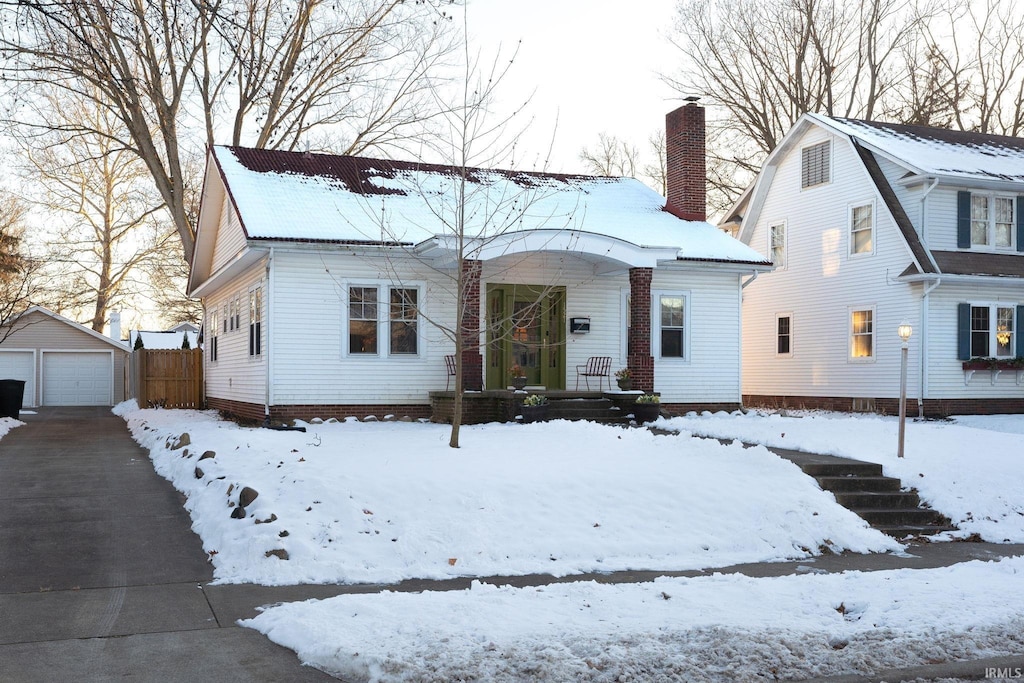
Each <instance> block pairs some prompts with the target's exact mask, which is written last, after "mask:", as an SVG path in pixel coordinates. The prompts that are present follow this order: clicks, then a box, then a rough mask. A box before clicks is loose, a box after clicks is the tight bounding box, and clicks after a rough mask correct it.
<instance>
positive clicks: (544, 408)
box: [522, 394, 551, 423]
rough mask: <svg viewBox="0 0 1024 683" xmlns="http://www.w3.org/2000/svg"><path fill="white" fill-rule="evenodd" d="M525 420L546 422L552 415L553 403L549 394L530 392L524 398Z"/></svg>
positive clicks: (523, 410) (523, 411)
mask: <svg viewBox="0 0 1024 683" xmlns="http://www.w3.org/2000/svg"><path fill="white" fill-rule="evenodd" d="M522 413H523V422H524V423H526V422H544V421H545V420H547V419H548V417H549V416H550V415H551V404H550V403H548V397H547V396H540V395H538V394H530V395H529V396H527V397H526V398H524V399H523V405H522Z"/></svg>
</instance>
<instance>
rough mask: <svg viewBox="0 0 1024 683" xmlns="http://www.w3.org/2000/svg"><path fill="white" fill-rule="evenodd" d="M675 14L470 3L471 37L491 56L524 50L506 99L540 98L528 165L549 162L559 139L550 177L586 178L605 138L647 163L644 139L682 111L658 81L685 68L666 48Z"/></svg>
mask: <svg viewBox="0 0 1024 683" xmlns="http://www.w3.org/2000/svg"><path fill="white" fill-rule="evenodd" d="M675 4H676V2H675V0H632V2H630V3H628V5H624V4H623V3H620V2H610V1H609V0H595V1H593V2H586V1H585V0H517V1H516V2H507V1H504V0H470V2H469V5H468V25H469V34H470V37H471V40H473V41H475V44H476V45H478V46H479V47H480V48H481V49H482V50H484V54H487V50H491V51H493V50H494V49H495V48H496V47H497V46H498V45H499V44H500V45H501V46H502V52H503V53H504V52H506V51H508V52H511V50H514V49H515V45H516V42H517V41H519V40H521V41H522V44H521V46H520V48H519V55H518V57H517V63H516V64H515V65H514V66H513V68H512V70H511V72H510V73H509V76H508V80H507V82H506V83H504V84H503V85H502V92H503V93H508V94H509V99H510V101H514V100H515V99H516V98H518V97H525V96H527V95H529V94H530V93H531V92H534V93H535V94H534V96H533V99H532V101H531V110H532V112H533V117H534V118H533V123H532V125H531V130H530V131H529V133H528V134H527V135H526V136H525V138H524V143H525V144H524V146H525V147H527V148H528V149H529V150H530V152H529V153H528V154H527V155H525V156H531V155H532V157H534V158H537V157H538V156H540V158H541V160H543V155H544V154H546V151H547V149H548V147H549V145H550V143H551V141H552V139H553V140H554V146H553V154H552V157H551V163H550V165H549V167H548V169H547V170H549V171H551V172H566V173H570V172H579V171H581V170H583V169H582V167H581V163H580V161H579V159H578V156H579V151H580V149H581V148H582V147H584V146H593V145H594V143H595V142H596V141H597V138H598V134H599V133H601V132H605V133H608V134H613V135H617V136H618V137H620V138H623V139H626V140H628V141H631V142H632V143H633V144H635V145H636V146H637V147H639V148H640V150H641V153H646V151H647V150H646V147H647V145H646V141H647V138H648V137H649V136H650V135H651V134H652V133H654V132H656V131H658V130H661V129H662V128H663V127H664V125H665V114H667V113H668V112H669V111H671V110H673V109H675V108H676V107H678V106H680V105H681V104H682V100H681V98H680V96H679V95H678V94H676V93H674V92H673V91H672V90H671V89H670V88H669V87H668V86H666V85H665V84H663V83H661V81H660V79H659V77H658V74H659V72H661V73H666V72H668V73H671V72H673V71H674V69H675V65H676V64H677V63H678V58H677V57H676V53H677V50H676V48H674V47H672V46H671V45H670V44H669V41H668V38H667V36H668V35H669V33H670V31H671V27H672V25H673V20H674V13H675V12H674V9H675ZM506 86H507V87H506Z"/></svg>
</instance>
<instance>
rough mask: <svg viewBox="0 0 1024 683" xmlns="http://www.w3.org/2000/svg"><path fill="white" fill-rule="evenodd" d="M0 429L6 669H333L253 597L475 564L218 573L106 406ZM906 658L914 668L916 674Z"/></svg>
mask: <svg viewBox="0 0 1024 683" xmlns="http://www.w3.org/2000/svg"><path fill="white" fill-rule="evenodd" d="M22 419H23V421H24V422H26V425H25V426H23V427H19V428H17V429H15V430H13V431H12V432H11V433H10V434H8V435H7V436H6V437H4V438H3V439H2V440H0V520H2V521H0V524H2V526H0V549H2V553H0V614H2V615H3V618H2V619H0V681H8V680H10V681H18V682H19V683H22V682H25V683H32V682H35V681H40V682H42V681H46V682H49V681H107V680H125V679H127V680H133V681H162V682H164V681H170V682H176V681H204V680H211V681H212V680H216V681H256V682H259V681H298V682H303V681H329V680H335V679H334V678H331V677H330V676H328V675H326V674H324V673H322V672H320V671H317V670H315V669H311V668H308V667H303V666H301V665H300V664H299V661H298V659H297V658H296V656H295V654H294V653H293V652H292V651H291V650H287V649H284V648H281V647H279V646H277V645H275V644H273V643H272V642H270V641H269V640H268V639H266V638H265V637H263V636H262V635H261V634H259V633H257V632H256V631H253V630H250V629H244V628H240V627H237V626H236V625H235V622H236V621H237V620H238V619H245V618H250V617H253V616H255V615H256V614H257V607H259V606H261V605H266V604H272V603H277V602H289V601H297V600H307V599H310V598H328V597H333V596H336V595H343V594H352V593H373V592H379V591H381V590H392V591H408V592H415V591H426V590H462V589H466V588H468V587H469V585H470V583H471V582H472V581H473V580H474V579H471V578H465V579H450V580H444V581H426V580H410V581H404V582H402V583H399V584H392V585H346V586H338V585H326V586H325V585H300V586H257V585H250V584H242V585H210V583H209V582H210V581H211V580H212V578H213V575H212V569H211V566H210V565H209V563H207V561H206V557H205V554H204V552H203V549H202V544H201V542H200V540H199V538H198V537H197V536H196V535H195V534H194V533H193V532H192V531H191V520H190V519H189V516H188V514H187V513H186V512H185V510H184V508H183V507H182V505H183V503H184V498H183V497H182V496H181V495H180V494H178V493H177V492H176V491H175V490H174V489H173V488H172V487H171V485H170V483H169V482H167V481H166V480H164V479H163V478H162V477H160V476H159V475H157V474H156V473H155V472H154V470H153V466H152V463H151V462H150V460H149V458H148V456H147V454H146V452H145V451H144V450H142V449H141V448H140V447H139V446H138V445H137V444H136V443H135V442H134V441H133V440H132V439H131V437H130V435H129V434H128V431H127V429H126V427H125V424H124V422H123V421H122V420H121V419H120V418H118V417H116V416H114V415H113V414H112V413H110V410H109V408H64V409H40V410H39V414H38V415H31V414H28V415H23V416H22ZM1014 555H1024V544H1016V545H1003V544H991V543H922V544H916V545H912V546H910V547H908V549H907V551H906V552H903V553H899V554H875V555H860V554H854V553H845V554H842V555H825V556H822V557H817V558H809V559H804V560H799V561H794V562H771V563H753V564H743V565H735V566H732V567H721V568H710V569H707V570H704V571H699V570H698V571H677V572H664V571H627V572H615V573H611V574H584V575H573V576H563V577H553V576H550V575H546V574H537V575H528V576H493V577H485V578H481V579H476V580H480V581H484V582H488V583H493V584H496V585H513V586H538V585H545V584H551V583H564V582H572V581H598V582H603V583H633V582H642V581H653V580H654V579H655V578H657V577H659V576H689V577H695V576H706V575H711V574H714V573H741V574H745V575H748V576H754V577H770V576H783V575H787V574H803V573H833V572H843V571H850V570H856V571H881V570H887V569H902V568H907V569H925V568H932V567H942V566H948V565H952V564H956V563H958V562H967V561H971V560H995V559H999V558H1001V557H1008V556H1014ZM999 666H1003V667H1009V668H1011V669H1012V668H1013V667H1024V657H1019V658H999V660H992V661H985V662H962V663H954V664H944V665H934V666H930V667H924V668H918V669H913V670H910V669H908V670H906V671H905V672H895V671H894V672H884V673H882V674H878V675H876V676H871V677H856V676H849V677H838V678H833V679H821V680H822V681H830V682H831V683H853V682H857V683H861V682H866V681H882V680H886V681H899V680H915V679H919V678H920V679H923V680H928V679H931V678H940V677H946V678H958V679H963V680H967V679H978V678H983V677H984V673H985V669H986V668H990V667H999ZM904 674H905V675H904Z"/></svg>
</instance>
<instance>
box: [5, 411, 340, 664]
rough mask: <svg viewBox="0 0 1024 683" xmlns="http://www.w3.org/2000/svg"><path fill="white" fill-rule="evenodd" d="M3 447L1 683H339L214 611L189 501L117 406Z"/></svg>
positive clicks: (44, 426) (14, 438)
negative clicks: (141, 443) (130, 431)
mask: <svg viewBox="0 0 1024 683" xmlns="http://www.w3.org/2000/svg"><path fill="white" fill-rule="evenodd" d="M22 420H23V421H24V422H25V423H26V424H25V426H22V427H18V428H17V429H14V430H13V431H11V432H10V433H9V434H7V436H5V437H4V438H3V439H2V440H0V525H2V526H0V615H3V616H2V618H0V680H2V681H17V682H18V683H33V682H35V681H39V682H40V683H42V682H46V683H52V682H53V681H90V682H92V681H108V680H119V681H120V680H132V681H165V682H166V681H333V680H335V679H333V678H331V677H330V676H327V675H326V674H324V673H322V672H320V671H317V670H315V669H311V668H308V667H303V666H301V664H300V663H299V661H298V659H297V658H296V657H295V653H294V652H292V651H291V650H286V649H284V648H282V647H279V646H277V645H275V644H273V643H272V642H270V641H269V640H267V639H266V638H264V637H263V636H262V635H261V634H259V633H257V632H255V631H253V630H251V629H244V628H240V627H238V626H235V624H234V621H233V620H230V619H224V618H223V617H221V616H219V615H218V614H216V613H215V611H214V609H213V608H212V607H211V605H210V603H209V602H208V600H207V598H206V595H205V594H204V592H203V585H204V584H205V583H207V582H209V581H210V580H211V579H212V578H213V574H212V569H211V567H210V565H209V564H208V563H207V561H206V556H205V553H204V552H203V548H202V544H201V542H200V540H199V538H198V537H197V536H196V535H195V534H194V533H193V532H192V530H191V520H190V519H189V516H188V513H187V512H186V511H185V510H184V509H183V508H182V503H183V502H184V498H183V497H182V496H181V495H179V494H178V493H177V492H176V491H175V490H174V488H173V487H172V486H171V485H170V483H169V482H167V481H166V480H165V479H163V478H162V477H160V476H159V475H157V474H156V472H154V470H153V465H152V464H151V462H150V460H149V457H148V456H147V454H146V452H145V451H143V450H142V449H141V448H140V447H139V446H138V445H137V444H136V443H135V442H134V441H133V440H132V438H131V437H130V435H129V434H128V430H127V429H126V427H125V423H124V421H123V420H122V419H121V418H119V417H117V416H115V415H113V414H112V413H111V412H110V409H109V408H49V409H48V408H42V409H39V410H38V414H36V415H32V414H24V415H22Z"/></svg>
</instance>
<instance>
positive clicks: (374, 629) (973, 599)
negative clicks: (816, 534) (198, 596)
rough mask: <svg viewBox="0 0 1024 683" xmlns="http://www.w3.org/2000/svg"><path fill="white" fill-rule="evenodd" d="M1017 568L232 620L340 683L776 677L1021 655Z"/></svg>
mask: <svg viewBox="0 0 1024 683" xmlns="http://www.w3.org/2000/svg"><path fill="white" fill-rule="evenodd" d="M1022 574H1024V558H1013V559H1007V560H1003V561H1001V562H992V563H984V562H971V563H967V564H963V565H958V566H956V567H949V568H941V569H931V570H897V571H885V572H872V573H860V572H847V573H844V574H830V575H805V576H785V577H780V578H768V579H752V578H748V577H744V576H740V575H728V576H724V575H715V576H712V577H700V578H693V579H682V578H678V579H669V578H663V579H659V580H657V581H655V582H653V583H647V584H626V585H602V584H596V583H592V582H590V583H570V584H556V585H551V586H544V587H541V588H522V589H517V588H511V587H502V588H497V587H494V586H490V585H486V584H480V583H477V582H474V585H473V588H472V589H471V590H469V591H457V592H427V593H420V594H410V593H390V592H389V593H383V594H378V595H345V596H340V597H337V598H331V599H329V600H322V601H315V600H313V601H308V602H303V603H292V604H285V605H280V606H275V607H271V608H269V609H267V610H266V611H265V612H263V613H262V614H260V615H259V616H257V617H256V618H254V619H250V620H247V621H243V622H240V623H241V624H242V625H243V626H249V627H251V628H255V629H256V630H258V631H260V632H262V633H264V634H266V635H267V636H268V637H270V639H271V640H273V641H274V642H276V643H279V644H281V645H284V646H285V647H289V648H291V649H293V650H295V651H296V652H297V653H298V655H299V657H300V659H302V661H303V662H305V663H307V664H312V665H313V666H316V667H317V668H320V669H323V670H325V671H328V672H331V673H334V674H340V675H341V676H344V677H351V678H352V679H355V680H364V679H366V678H369V680H371V681H378V680H387V681H418V682H424V681H448V680H487V681H522V680H559V681H565V680H583V681H613V680H615V681H617V680H686V681H734V680H767V679H768V678H771V679H772V680H778V679H787V678H805V677H811V676H823V675H834V674H849V673H854V672H859V673H870V672H873V671H877V670H879V669H884V668H889V667H903V666H911V665H917V664H922V663H936V662H940V661H946V660H951V659H960V658H967V657H985V656H996V655H1001V654H1016V653H1021V652H1024V639H1022V638H1021V635H1020V634H1021V633H1022V632H1024V618H1022V617H1021V615H1020V611H1019V605H1021V604H1022V603H1024V581H1022V580H1021V576H1022ZM620 677H621V678H620Z"/></svg>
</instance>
